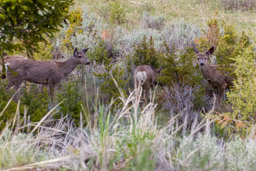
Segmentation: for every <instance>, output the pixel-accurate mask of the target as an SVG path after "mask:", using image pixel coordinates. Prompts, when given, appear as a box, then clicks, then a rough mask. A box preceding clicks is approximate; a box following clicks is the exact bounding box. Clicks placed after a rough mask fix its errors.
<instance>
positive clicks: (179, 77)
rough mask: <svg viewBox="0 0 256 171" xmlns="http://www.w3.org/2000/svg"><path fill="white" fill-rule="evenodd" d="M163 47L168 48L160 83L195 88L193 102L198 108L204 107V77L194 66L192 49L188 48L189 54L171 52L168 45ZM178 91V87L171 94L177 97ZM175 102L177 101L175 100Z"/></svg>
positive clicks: (163, 61)
mask: <svg viewBox="0 0 256 171" xmlns="http://www.w3.org/2000/svg"><path fill="white" fill-rule="evenodd" d="M163 46H164V47H165V48H166V50H165V51H166V53H164V58H163V60H162V67H163V70H162V71H161V76H160V77H159V81H160V82H162V83H163V84H164V85H167V86H170V87H175V86H176V85H178V86H179V87H183V86H184V85H186V86H190V87H193V88H194V89H193V96H194V97H193V99H191V100H193V103H194V104H195V107H196V108H200V107H202V105H203V104H204V103H203V95H204V93H205V91H204V89H203V87H202V80H203V77H202V75H201V74H198V73H199V72H200V71H199V70H198V67H197V66H195V65H194V60H195V53H194V51H193V50H192V48H188V49H187V52H184V53H179V52H176V51H175V50H173V49H174V48H173V49H172V50H171V49H170V48H169V47H168V45H167V44H166V43H164V45H163ZM198 87H201V88H198ZM176 89H177V87H176V88H175V89H174V91H170V92H169V93H171V94H173V95H174V96H175V94H176V91H178V90H176ZM186 90H187V89H186ZM175 98H177V97H175ZM187 98H188V97H187ZM166 100H167V99H166ZM169 100H170V99H169ZM173 100H174V101H175V99H173ZM167 103H169V102H167ZM170 103H171V102H170ZM184 107H185V106H184Z"/></svg>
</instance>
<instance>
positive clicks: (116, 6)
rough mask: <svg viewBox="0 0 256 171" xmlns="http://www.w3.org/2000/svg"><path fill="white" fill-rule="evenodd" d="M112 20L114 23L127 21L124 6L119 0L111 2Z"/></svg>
mask: <svg viewBox="0 0 256 171" xmlns="http://www.w3.org/2000/svg"><path fill="white" fill-rule="evenodd" d="M109 11H110V22H111V23H113V24H123V23H124V22H125V11H124V7H123V6H122V5H121V4H120V2H119V0H114V1H112V2H110V3H109Z"/></svg>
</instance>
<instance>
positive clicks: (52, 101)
mask: <svg viewBox="0 0 256 171" xmlns="http://www.w3.org/2000/svg"><path fill="white" fill-rule="evenodd" d="M54 88H55V84H50V85H49V89H50V94H51V103H52V105H53V104H54Z"/></svg>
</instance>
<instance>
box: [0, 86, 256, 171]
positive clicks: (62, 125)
mask: <svg viewBox="0 0 256 171" xmlns="http://www.w3.org/2000/svg"><path fill="white" fill-rule="evenodd" d="M121 94H122V93H121ZM140 97H141V90H135V91H133V92H131V93H130V95H129V96H128V97H127V98H125V97H124V96H121V97H120V99H121V100H122V105H121V106H120V108H117V109H115V110H112V108H113V107H114V106H112V104H113V103H114V100H113V101H112V102H111V103H110V104H109V105H107V106H106V105H102V104H100V103H99V105H98V106H97V112H96V115H95V116H94V117H91V116H89V115H88V114H87V113H86V112H82V113H81V117H80V118H81V122H82V121H84V120H87V123H88V124H87V126H86V127H82V125H83V124H81V125H80V127H74V124H72V121H70V120H69V119H67V117H65V118H61V119H59V120H57V121H56V122H54V123H51V124H50V123H49V122H50V118H51V115H54V110H56V109H57V108H54V109H53V110H51V111H50V112H49V113H48V114H47V115H46V116H45V117H44V118H43V119H42V120H41V121H40V122H38V123H29V124H26V125H20V126H19V127H16V129H15V130H16V131H11V126H9V127H7V128H6V129H4V130H3V131H2V132H1V134H0V168H1V169H2V170H7V169H8V170H21V169H24V170H25V169H33V168H41V167H44V168H48V169H60V168H66V169H70V170H225V169H234V170H255V169H256V165H255V160H254V159H255V157H256V156H255V154H256V142H255V140H254V139H253V137H254V136H252V135H251V136H248V138H247V139H246V140H242V139H240V138H238V137H237V138H234V139H231V140H230V141H228V142H224V141H223V140H222V139H219V138H217V137H215V136H214V135H212V133H211V125H212V124H213V123H214V120H210V119H208V116H207V115H210V114H212V113H211V112H210V113H208V114H206V116H205V117H204V119H202V121H201V122H200V123H197V122H194V123H193V124H192V125H193V126H191V127H189V128H188V127H187V123H186V122H185V123H181V124H179V122H177V121H178V119H179V117H181V116H182V115H183V113H180V114H177V115H173V116H172V117H171V118H170V120H169V121H168V122H167V123H166V124H164V125H162V124H159V122H157V120H158V118H157V116H156V112H155V109H156V106H157V104H155V103H154V101H153V100H151V101H150V102H149V103H148V104H141V103H140ZM152 99H153V98H152ZM56 107H57V106H56ZM29 125H30V126H32V128H33V131H32V132H31V133H25V132H23V131H22V130H23V129H22V128H23V127H27V126H29ZM184 127H185V128H186V129H185V132H184V130H183V128H184Z"/></svg>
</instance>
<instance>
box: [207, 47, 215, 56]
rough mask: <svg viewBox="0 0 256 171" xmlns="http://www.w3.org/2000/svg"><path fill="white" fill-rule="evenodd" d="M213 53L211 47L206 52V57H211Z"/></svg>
mask: <svg viewBox="0 0 256 171" xmlns="http://www.w3.org/2000/svg"><path fill="white" fill-rule="evenodd" d="M213 52H214V47H211V48H210V49H209V50H208V51H207V52H206V55H212V54H213Z"/></svg>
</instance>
